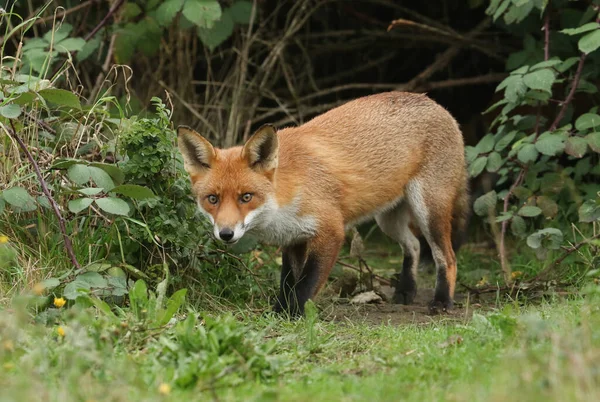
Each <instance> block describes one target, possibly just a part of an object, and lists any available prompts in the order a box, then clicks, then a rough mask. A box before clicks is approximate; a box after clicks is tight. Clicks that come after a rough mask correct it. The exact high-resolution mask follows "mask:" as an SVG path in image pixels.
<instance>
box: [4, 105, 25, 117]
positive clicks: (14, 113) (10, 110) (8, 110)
mask: <svg viewBox="0 0 600 402" xmlns="http://www.w3.org/2000/svg"><path fill="white" fill-rule="evenodd" d="M0 115H2V116H4V117H6V118H7V119H16V118H17V117H19V116H20V115H21V107H20V106H19V105H15V104H14V103H9V104H7V105H4V106H0Z"/></svg>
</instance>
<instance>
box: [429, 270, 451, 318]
mask: <svg viewBox="0 0 600 402" xmlns="http://www.w3.org/2000/svg"><path fill="white" fill-rule="evenodd" d="M452 306H453V302H452V298H451V297H450V284H449V283H448V279H447V278H446V267H445V266H444V265H440V266H439V267H438V271H437V281H436V283H435V295H434V296H433V300H432V301H431V303H429V310H430V311H431V312H432V313H437V312H438V309H440V308H441V310H442V311H448V310H450V309H451V308H452Z"/></svg>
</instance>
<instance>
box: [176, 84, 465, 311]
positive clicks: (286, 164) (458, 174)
mask: <svg viewBox="0 0 600 402" xmlns="http://www.w3.org/2000/svg"><path fill="white" fill-rule="evenodd" d="M177 131H178V146H179V149H180V152H181V154H182V156H183V159H184V165H185V169H186V171H187V172H188V173H189V175H190V178H191V181H192V191H193V193H194V195H195V197H196V198H197V202H198V206H199V208H200V210H201V211H202V213H203V214H205V215H206V216H207V217H208V219H210V221H211V222H212V224H213V225H214V236H215V237H216V238H217V239H220V240H222V241H224V242H226V243H235V242H236V241H238V240H239V239H240V238H241V237H242V236H243V235H244V234H246V233H252V234H253V235H255V236H256V237H257V238H258V239H259V240H262V241H263V242H265V243H268V244H275V245H280V246H283V263H282V270H281V283H280V293H279V296H278V298H277V301H276V303H275V305H274V310H275V311H278V312H288V313H290V314H292V315H301V314H303V312H304V304H305V303H306V301H307V300H308V299H311V298H313V297H314V296H315V295H316V294H317V293H318V292H319V290H320V289H321V287H322V286H323V285H324V284H325V282H326V280H327V278H328V276H329V273H330V272H331V269H332V268H333V266H334V264H335V262H336V260H337V257H338V253H339V251H340V248H341V247H342V245H343V243H344V239H345V231H346V230H347V229H348V228H350V227H352V226H353V225H356V224H358V223H361V222H365V221H367V220H369V219H372V218H375V220H376V222H377V224H378V225H379V227H380V228H381V230H382V231H383V232H384V233H385V234H387V235H388V236H390V237H391V238H392V239H394V240H395V241H397V242H399V243H400V245H401V246H402V247H403V249H404V255H405V257H404V262H403V267H402V272H401V273H400V274H399V280H398V283H397V286H396V289H395V294H394V299H395V302H399V303H404V304H410V303H411V302H412V301H413V299H414V297H415V295H416V292H417V285H416V272H417V266H418V263H419V253H420V244H419V237H420V236H423V237H424V238H425V239H426V241H427V243H428V244H429V246H430V248H431V253H432V257H433V260H434V262H435V265H436V269H437V280H436V288H435V295H434V299H433V300H432V301H431V303H430V307H431V308H432V309H433V310H436V309H437V308H439V307H441V308H442V309H443V310H444V311H445V310H447V309H449V308H451V307H452V305H453V297H454V288H455V284H456V270H457V267H456V257H455V254H454V249H453V247H452V237H453V229H455V230H461V229H462V228H463V226H464V224H465V222H466V217H467V216H466V213H467V211H468V188H467V186H468V185H467V178H468V176H467V172H466V166H465V156H464V144H463V137H462V134H461V131H460V129H459V127H458V124H457V123H456V121H455V120H454V118H453V117H452V116H451V115H450V113H448V112H447V111H446V110H445V109H444V108H443V107H442V106H440V105H439V104H437V103H436V102H434V101H433V100H431V99H430V98H429V97H427V96H426V95H423V94H413V93H406V92H387V93H380V94H375V95H371V96H366V97H362V98H358V99H356V100H353V101H350V102H348V103H346V104H344V105H342V106H339V107H337V108H334V109H332V110H330V111H328V112H326V113H324V114H322V115H320V116H318V117H315V118H314V119H313V120H311V121H309V122H307V123H305V124H303V125H301V126H299V127H293V128H284V129H281V130H276V129H275V128H274V127H273V126H272V125H264V126H262V127H261V128H259V129H258V130H257V131H256V133H254V135H253V136H252V137H251V138H250V139H249V140H248V141H247V142H246V143H245V144H244V145H243V146H238V147H233V148H229V149H217V148H213V146H212V145H211V144H210V143H209V142H208V140H206V139H205V138H204V137H202V136H201V135H200V134H198V133H196V132H195V131H193V130H192V129H190V128H189V127H186V126H179V127H178V130H177Z"/></svg>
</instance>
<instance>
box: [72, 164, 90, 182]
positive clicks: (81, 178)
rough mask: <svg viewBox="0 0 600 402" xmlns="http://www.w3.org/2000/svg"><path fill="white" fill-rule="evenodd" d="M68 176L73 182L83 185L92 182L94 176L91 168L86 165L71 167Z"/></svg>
mask: <svg viewBox="0 0 600 402" xmlns="http://www.w3.org/2000/svg"><path fill="white" fill-rule="evenodd" d="M67 176H69V179H71V180H73V182H75V183H76V184H79V185H83V184H86V183H88V182H89V181H90V178H91V177H92V174H91V172H90V169H89V167H87V166H85V165H80V164H75V165H71V167H69V169H68V170H67Z"/></svg>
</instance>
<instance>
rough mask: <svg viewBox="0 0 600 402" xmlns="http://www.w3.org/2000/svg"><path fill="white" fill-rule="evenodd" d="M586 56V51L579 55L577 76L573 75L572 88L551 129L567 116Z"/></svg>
mask: <svg viewBox="0 0 600 402" xmlns="http://www.w3.org/2000/svg"><path fill="white" fill-rule="evenodd" d="M586 57H587V54H586V53H581V57H579V64H578V65H577V71H576V72H575V77H573V82H572V84H571V90H570V91H569V94H568V95H567V98H566V99H565V101H564V102H563V104H562V107H561V108H560V111H559V112H558V115H557V116H556V119H554V122H553V123H552V125H551V126H550V129H549V131H554V130H556V127H557V126H558V124H559V123H560V121H561V120H562V118H563V117H564V116H565V113H566V112H567V107H568V106H569V104H570V103H571V101H572V100H573V97H574V96H575V91H576V90H577V87H578V86H579V80H580V79H581V72H582V71H583V63H584V62H585V58H586Z"/></svg>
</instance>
